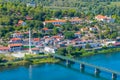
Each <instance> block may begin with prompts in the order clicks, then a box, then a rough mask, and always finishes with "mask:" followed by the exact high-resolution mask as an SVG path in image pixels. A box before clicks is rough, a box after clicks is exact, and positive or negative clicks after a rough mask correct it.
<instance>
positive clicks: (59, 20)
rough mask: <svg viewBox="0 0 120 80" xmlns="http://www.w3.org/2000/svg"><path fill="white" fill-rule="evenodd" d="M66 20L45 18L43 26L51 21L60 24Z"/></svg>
mask: <svg viewBox="0 0 120 80" xmlns="http://www.w3.org/2000/svg"><path fill="white" fill-rule="evenodd" d="M65 22H66V20H61V19H57V20H46V21H44V22H43V24H44V26H45V25H46V24H48V23H52V24H53V25H62V24H65Z"/></svg>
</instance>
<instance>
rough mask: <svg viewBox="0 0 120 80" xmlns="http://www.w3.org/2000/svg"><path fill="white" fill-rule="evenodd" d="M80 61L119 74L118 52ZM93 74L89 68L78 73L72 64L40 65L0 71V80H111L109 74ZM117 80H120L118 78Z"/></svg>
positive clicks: (119, 55) (119, 54) (77, 68)
mask: <svg viewBox="0 0 120 80" xmlns="http://www.w3.org/2000/svg"><path fill="white" fill-rule="evenodd" d="M81 60H83V61H86V62H88V63H91V64H95V65H98V66H102V67H107V68H109V69H112V70H115V71H119V72H120V53H119V52H118V53H115V54H109V55H95V56H92V57H86V58H82V59H81ZM93 73H94V69H92V68H89V67H86V69H85V72H80V70H79V64H72V65H71V66H70V67H68V66H66V65H65V64H64V63H61V64H41V65H29V66H20V67H16V68H9V69H6V70H0V80H111V74H110V73H106V72H102V73H101V75H100V76H99V77H95V75H94V74H93ZM117 80H120V77H119V76H118V79H117Z"/></svg>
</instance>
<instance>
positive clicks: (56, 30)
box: [53, 27, 60, 35]
mask: <svg viewBox="0 0 120 80" xmlns="http://www.w3.org/2000/svg"><path fill="white" fill-rule="evenodd" d="M59 32H60V31H59V28H57V27H54V28H53V34H54V35H56V34H57V33H59Z"/></svg>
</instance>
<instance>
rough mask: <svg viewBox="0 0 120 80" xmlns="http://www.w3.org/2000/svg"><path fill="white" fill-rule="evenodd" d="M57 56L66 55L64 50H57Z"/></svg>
mask: <svg viewBox="0 0 120 80" xmlns="http://www.w3.org/2000/svg"><path fill="white" fill-rule="evenodd" d="M56 53H57V54H60V55H64V56H65V54H66V53H67V51H66V49H65V48H59V49H58V50H57V52H56Z"/></svg>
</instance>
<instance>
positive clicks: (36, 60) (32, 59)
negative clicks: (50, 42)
mask: <svg viewBox="0 0 120 80" xmlns="http://www.w3.org/2000/svg"><path fill="white" fill-rule="evenodd" d="M3 58H5V57H3ZM12 58H13V57H12ZM14 59H15V58H14ZM57 62H59V60H58V59H54V58H52V57H50V56H49V55H47V56H46V55H45V56H44V55H43V56H40V55H27V56H25V57H24V58H22V59H20V60H10V61H8V60H7V59H6V62H2V61H1V62H0V67H11V66H13V67H14V66H22V65H30V64H42V63H57Z"/></svg>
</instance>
